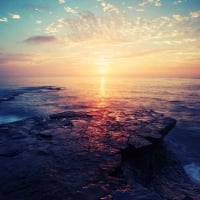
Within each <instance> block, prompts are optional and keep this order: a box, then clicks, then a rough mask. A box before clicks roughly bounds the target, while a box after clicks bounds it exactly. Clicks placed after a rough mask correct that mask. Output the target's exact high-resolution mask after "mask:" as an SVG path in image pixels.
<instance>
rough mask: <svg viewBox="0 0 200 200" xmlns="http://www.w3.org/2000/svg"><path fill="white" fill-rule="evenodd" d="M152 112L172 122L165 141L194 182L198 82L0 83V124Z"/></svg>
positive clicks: (199, 162) (199, 165)
mask: <svg viewBox="0 0 200 200" xmlns="http://www.w3.org/2000/svg"><path fill="white" fill-rule="evenodd" d="M137 108H145V109H152V110H154V111H157V112H160V113H163V114H165V115H166V116H170V117H173V118H175V119H176V120H177V125H176V127H175V128H174V129H173V130H172V131H171V132H170V133H169V134H168V135H167V137H166V138H165V143H166V144H167V146H168V148H169V149H170V150H171V151H172V152H174V153H175V154H176V156H177V157H178V159H179V160H180V161H181V163H182V165H183V168H184V169H185V172H186V173H187V175H188V176H189V177H190V178H191V180H192V181H193V182H195V183H197V184H200V156H199V155H200V145H199V144H200V79H184V78H133V77H132V78H130V77H123V78H122V77H120V78H119V77H115V78H112V77H106V76H104V77H103V76H102V77H50V78H49V77H45V78H44V77H38V78H33V77H32V78H1V79H0V124H5V123H9V122H14V121H18V120H21V119H26V118H29V117H33V116H47V115H49V114H52V113H58V112H63V111H67V110H74V111H82V110H87V109H90V110H91V109H116V110H119V109H120V110H124V112H126V111H127V110H133V109H137Z"/></svg>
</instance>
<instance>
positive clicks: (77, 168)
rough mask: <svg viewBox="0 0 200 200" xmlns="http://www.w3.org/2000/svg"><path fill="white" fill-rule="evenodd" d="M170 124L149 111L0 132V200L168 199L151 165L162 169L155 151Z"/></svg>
mask: <svg viewBox="0 0 200 200" xmlns="http://www.w3.org/2000/svg"><path fill="white" fill-rule="evenodd" d="M175 124H176V120H174V119H172V118H169V117H165V116H163V115H162V114H159V113H156V112H154V111H152V110H139V111H133V112H130V111H129V112H128V111H126V112H122V111H118V112H116V111H107V110H93V111H87V112H73V111H68V112H63V113H59V114H53V115H50V116H49V117H46V118H40V117H36V118H31V119H26V120H22V121H18V122H15V123H10V124H4V125H1V126H0V163H1V165H0V185H1V187H0V199H3V200H40V199H41V200H43V199H45V200H46V199H55V200H65V199H66V200H72V199H74V200H75V199H80V200H95V199H101V200H108V199H115V200H122V199H124V200H129V199H136V200H140V199H141V200H142V199H143V200H160V199H169V198H168V196H167V195H166V194H165V192H163V193H162V192H161V193H159V191H157V190H156V189H155V187H154V186H155V184H157V182H158V181H157V178H155V179H154V178H153V175H152V174H154V175H155V171H159V173H160V172H161V167H159V170H158V169H157V168H156V170H154V169H153V170H152V166H154V165H155V164H156V165H155V166H157V165H162V164H158V163H159V162H160V161H159V160H160V157H159V156H155V155H156V153H155V152H160V150H159V148H160V143H161V141H162V139H163V137H164V136H165V135H166V134H167V133H168V132H169V131H170V129H171V128H173V127H174V126H175ZM157 157H159V159H157ZM161 157H162V156H161ZM161 163H162V162H161ZM165 171H166V169H165ZM150 174H151V175H150ZM155 176H156V175H155ZM151 180H153V181H151ZM162 180H164V178H162ZM184 180H185V179H184ZM154 182H155V184H154V185H153V183H154ZM164 182H165V181H163V183H162V184H164ZM168 183H169V181H168ZM187 184H189V183H188V182H187ZM189 186H190V185H189ZM159 187H160V190H162V191H163V190H164V189H163V187H162V188H161V186H159ZM159 187H158V188H159ZM167 188H168V189H169V187H167ZM181 188H182V190H183V189H185V188H184V187H181ZM169 190H170V189H169ZM180 190H181V189H180ZM170 191H171V197H170V199H184V200H191V199H195V197H191V195H190V194H187V189H185V190H184V192H185V193H183V192H180V193H181V195H182V196H181V198H177V196H176V195H174V194H173V192H172V191H173V188H171V190H170ZM184 194H185V195H184ZM189 195H190V196H189ZM197 198H198V197H197Z"/></svg>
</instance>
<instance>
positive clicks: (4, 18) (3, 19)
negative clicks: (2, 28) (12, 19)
mask: <svg viewBox="0 0 200 200" xmlns="http://www.w3.org/2000/svg"><path fill="white" fill-rule="evenodd" d="M0 22H8V18H7V17H3V18H0Z"/></svg>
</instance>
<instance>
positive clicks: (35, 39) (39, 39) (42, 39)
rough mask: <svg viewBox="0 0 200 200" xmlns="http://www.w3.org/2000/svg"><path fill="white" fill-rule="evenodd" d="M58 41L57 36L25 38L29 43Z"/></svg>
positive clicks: (25, 41)
mask: <svg viewBox="0 0 200 200" xmlns="http://www.w3.org/2000/svg"><path fill="white" fill-rule="evenodd" d="M55 41H56V37H54V36H41V35H38V36H32V37H29V38H27V39H26V40H24V41H23V42H24V43H27V44H48V43H52V42H55Z"/></svg>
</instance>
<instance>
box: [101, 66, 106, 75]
mask: <svg viewBox="0 0 200 200" xmlns="http://www.w3.org/2000/svg"><path fill="white" fill-rule="evenodd" d="M99 72H100V74H101V75H105V74H107V69H106V68H105V67H102V68H101V69H100V70H99Z"/></svg>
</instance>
